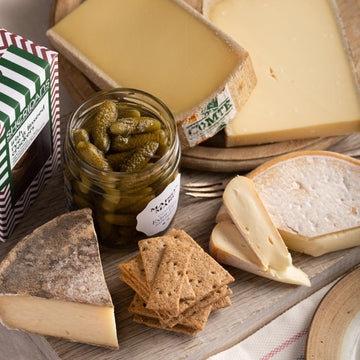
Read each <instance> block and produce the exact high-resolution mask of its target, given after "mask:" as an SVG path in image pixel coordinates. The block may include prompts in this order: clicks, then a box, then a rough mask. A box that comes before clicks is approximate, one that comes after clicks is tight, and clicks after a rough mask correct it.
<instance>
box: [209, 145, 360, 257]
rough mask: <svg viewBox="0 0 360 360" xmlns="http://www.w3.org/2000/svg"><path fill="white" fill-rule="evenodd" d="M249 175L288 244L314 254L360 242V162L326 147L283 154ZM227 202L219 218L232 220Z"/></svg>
mask: <svg viewBox="0 0 360 360" xmlns="http://www.w3.org/2000/svg"><path fill="white" fill-rule="evenodd" d="M248 177H249V178H250V179H252V180H253V182H254V185H255V188H256V190H257V192H258V194H259V196H260V198H261V200H262V202H263V203H264V205H265V208H266V210H267V212H268V214H269V216H270V217H271V220H272V221H273V223H274V224H275V226H276V227H277V229H278V230H279V232H280V234H281V236H282V238H283V239H284V241H285V243H286V245H287V246H288V247H289V248H290V249H293V250H296V251H299V252H303V253H306V254H309V255H312V256H320V255H323V254H325V253H328V252H331V251H336V250H341V249H346V248H350V247H353V246H359V245H360V161H359V160H356V159H353V158H350V157H347V156H343V155H340V154H337V153H332V152H326V151H304V152H297V153H292V154H289V155H284V156H281V157H278V158H276V159H274V160H271V161H269V162H267V163H265V164H264V165H262V166H260V167H258V168H257V169H255V170H254V171H252V172H251V173H250V174H248ZM229 219H230V217H229V215H228V214H227V211H226V208H225V206H222V207H221V209H220V210H219V212H218V214H217V217H216V221H217V222H220V221H224V220H229Z"/></svg>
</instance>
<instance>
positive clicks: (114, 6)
mask: <svg viewBox="0 0 360 360" xmlns="http://www.w3.org/2000/svg"><path fill="white" fill-rule="evenodd" d="M100 9H101V11H99V10H100ZM94 24H95V25H94ZM164 29H166V31H164ZM47 34H48V36H49V39H50V41H51V43H52V44H53V46H54V47H55V48H56V49H57V50H59V51H60V52H61V53H62V54H63V55H64V56H65V57H67V58H68V59H69V60H70V61H71V62H72V63H73V64H74V65H75V66H77V67H78V68H79V69H80V70H81V71H83V72H84V73H85V75H86V76H88V77H89V78H90V79H91V80H92V81H93V82H95V84H97V85H98V86H99V87H100V88H102V89H106V88H108V87H129V88H136V89H140V90H143V91H146V92H148V93H150V94H152V95H154V96H156V97H157V98H159V99H160V100H162V101H163V102H164V103H165V104H166V105H167V106H168V107H169V108H170V110H171V111H172V112H173V114H174V116H175V119H176V120H177V122H178V123H179V124H183V123H184V122H185V123H192V122H194V121H197V118H198V117H201V116H202V115H203V114H202V111H205V112H206V113H208V112H209V111H212V110H213V108H214V104H216V102H218V95H219V94H221V93H222V92H223V90H224V89H227V90H228V91H229V94H230V98H231V101H230V102H233V104H234V105H232V106H234V107H235V108H236V109H237V110H239V109H240V108H241V106H242V105H243V104H244V103H245V101H246V100H247V98H248V97H249V95H250V92H251V91H252V89H253V87H254V86H255V83H256V77H255V74H254V71H253V68H252V63H251V61H250V58H249V56H248V53H247V52H246V51H245V50H244V49H243V48H241V47H240V46H239V45H238V44H237V43H236V42H235V41H233V40H232V39H231V38H230V37H228V36H227V35H225V34H224V33H222V32H221V31H220V30H218V29H216V28H215V27H214V26H213V25H212V24H211V23H210V22H208V21H207V20H205V19H204V18H203V17H202V16H201V15H200V14H199V13H197V12H196V11H195V10H194V9H192V8H191V7H190V6H188V5H186V4H185V3H184V2H183V1H180V0H171V1H169V0H158V1H156V2H149V1H147V0H123V1H121V2H120V1H117V0H107V3H106V6H103V4H102V3H101V2H100V1H98V0H87V1H86V2H83V3H82V4H81V5H80V6H79V7H78V8H77V9H75V10H74V11H73V12H72V13H70V14H69V15H68V16H67V17H65V18H64V19H62V20H61V21H60V22H59V23H57V24H56V25H55V26H54V27H53V28H52V29H50V30H49V31H48V33H47ZM104 54H106V56H104ZM222 102H223V101H221V104H220V103H219V104H217V106H218V111H216V112H215V113H214V114H212V116H210V117H209V121H204V122H203V123H202V124H201V126H200V124H199V126H198V128H197V131H199V132H200V134H202V135H203V137H201V136H199V141H198V142H200V141H202V140H204V138H205V137H206V136H209V135H207V131H208V127H209V126H208V124H209V123H210V122H214V121H215V123H218V124H219V125H220V123H219V121H220V120H219V118H220V117H222V116H223V113H224V104H223V103H222ZM234 110H235V109H234ZM232 114H233V113H232ZM232 116H233V115H232ZM210 120H211V121H210ZM229 120H230V119H229V118H226V119H225V118H224V119H223V120H221V121H225V123H227V122H228V121H229ZM225 123H224V124H223V125H225ZM203 126H206V130H207V131H203V130H204V129H202V128H201V127H203ZM218 127H220V126H218ZM215 128H216V127H214V129H215ZM219 130H220V129H217V131H219ZM179 132H180V137H181V139H182V143H183V145H184V146H186V145H187V146H189V145H191V146H192V145H194V142H195V141H192V142H191V144H190V142H189V141H187V139H188V136H189V134H187V130H186V128H185V129H184V128H183V126H179ZM195 143H196V142H195Z"/></svg>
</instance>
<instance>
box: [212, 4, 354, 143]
mask: <svg viewBox="0 0 360 360" xmlns="http://www.w3.org/2000/svg"><path fill="white" fill-rule="evenodd" d="M206 4H208V6H207V8H206V9H205V11H206V14H207V17H208V18H209V19H210V20H211V21H212V22H213V23H214V24H215V25H216V26H217V27H219V28H220V29H222V30H223V31H225V32H226V33H227V34H229V35H230V36H232V37H233V38H234V39H235V40H236V41H238V42H239V43H241V44H242V45H243V46H244V47H245V48H246V49H247V50H248V51H249V53H250V54H251V58H252V61H253V63H254V68H255V73H256V76H257V78H258V83H257V85H256V88H255V90H254V92H253V93H252V95H251V97H250V99H249V101H248V102H247V103H246V104H245V106H244V107H243V109H242V110H241V112H238V114H237V115H236V117H234V119H233V120H231V121H230V122H229V124H228V125H227V126H226V129H225V132H226V143H227V146H238V145H250V144H260V143H268V142H275V141H283V140H292V139H302V138H311V137H317V136H330V135H337V134H346V133H351V132H357V131H360V98H359V89H358V84H356V81H355V77H354V71H353V70H354V69H353V64H352V63H351V61H350V55H349V54H350V52H349V51H348V46H347V44H346V42H345V38H344V37H343V34H342V26H341V24H340V22H339V21H338V18H337V15H336V14H337V9H336V1H332V0H293V1H287V0H280V1H267V0H259V1H253V0H220V1H207V2H206ZM352 11H353V13H352V17H353V19H354V29H356V27H355V26H356V25H355V24H356V23H355V22H356V19H357V21H358V22H359V19H360V8H359V7H357V6H356V4H354V7H353V9H352ZM355 33H356V31H355Z"/></svg>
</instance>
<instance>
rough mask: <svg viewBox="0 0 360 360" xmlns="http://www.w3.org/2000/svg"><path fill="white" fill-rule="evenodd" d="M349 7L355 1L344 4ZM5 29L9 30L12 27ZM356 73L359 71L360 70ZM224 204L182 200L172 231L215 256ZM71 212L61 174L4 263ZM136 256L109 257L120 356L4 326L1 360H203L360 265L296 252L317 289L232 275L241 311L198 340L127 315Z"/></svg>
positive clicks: (354, 255) (351, 257)
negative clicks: (126, 278) (123, 265)
mask: <svg viewBox="0 0 360 360" xmlns="http://www.w3.org/2000/svg"><path fill="white" fill-rule="evenodd" d="M349 1H354V0H344V1H343V2H344V3H348V2H349ZM356 1H357V2H358V1H359V0H356ZM1 2H4V0H0V4H1ZM20 2H21V0H12V1H11V2H9V1H8V3H9V4H10V3H11V4H16V6H15V5H14V6H13V8H14V9H15V8H16V11H15V10H14V12H13V15H12V16H16V15H18V14H21V13H23V16H22V18H21V19H20V20H21V24H24V26H25V25H26V24H28V26H32V28H34V29H35V25H34V24H35V23H31V22H29V23H28V22H27V17H29V15H28V13H29V10H28V9H27V8H26V7H24V9H23V8H22V7H20V6H18V4H20ZM40 2H41V3H42V5H41V6H46V4H45V3H48V2H49V1H48V0H41V1H40V0H37V5H38V6H39V4H40ZM24 3H25V1H24ZM39 9H40V8H39ZM39 11H41V10H39ZM0 19H1V14H0ZM29 19H32V17H29ZM44 21H45V22H46V24H47V18H46V19H45V18H44ZM3 25H4V26H5V25H6V22H5V23H4V24H3ZM9 30H12V31H15V32H18V33H20V34H23V35H26V32H24V31H20V30H18V31H16V28H12V27H9ZM28 37H30V38H32V39H34V40H36V41H37V42H39V43H41V42H42V41H40V40H38V39H36V37H35V36H33V35H28ZM356 69H357V70H358V69H359V67H358V64H357V67H356ZM63 98H64V97H63ZM63 109H64V107H63ZM69 110H70V109H69ZM65 124H66V117H63V119H62V129H64V126H65ZM356 144H357V145H359V134H357V135H353V136H350V137H348V138H347V139H346V140H345V141H344V142H342V143H340V144H337V145H335V146H334V147H333V148H331V149H332V150H335V151H341V152H343V151H351V152H352V151H353V150H354V148H355V147H356V146H354V145H356ZM233 175H234V174H220V173H219V174H217V173H210V172H199V171H195V170H194V171H192V170H186V169H183V170H182V183H186V182H189V181H201V180H207V181H211V180H218V179H224V178H225V177H231V176H233ZM220 203H221V199H212V200H196V199H193V198H190V197H188V196H186V195H185V194H184V193H181V194H180V202H179V209H178V212H177V214H176V216H175V219H174V221H173V224H172V226H173V227H177V228H182V229H184V230H185V231H187V232H188V233H189V234H190V235H192V236H193V237H194V238H195V240H196V241H198V242H199V243H200V244H201V245H202V246H203V247H204V248H205V249H206V250H207V246H208V240H209V235H210V233H211V230H212V228H213V226H214V219H215V215H216V212H217V210H218V208H219V206H220ZM66 211H67V209H66V205H65V198H64V192H63V179H62V168H61V167H60V168H59V169H58V170H57V172H56V174H55V175H54V177H53V178H52V179H51V181H50V182H49V184H48V185H47V186H46V188H45V190H44V191H43V193H42V194H41V195H40V196H39V197H38V199H37V200H36V201H35V203H34V204H33V205H32V206H31V208H30V210H29V212H28V214H27V215H26V216H25V217H24V219H23V220H22V222H21V223H20V224H19V226H18V227H17V228H16V229H15V232H14V233H13V235H12V236H11V237H10V239H9V240H8V241H7V242H6V243H0V261H1V260H2V259H3V257H4V256H5V255H6V253H7V252H8V251H9V250H10V249H11V248H12V247H13V246H14V245H15V244H16V243H17V242H18V241H19V240H20V239H21V238H22V237H23V236H25V235H26V234H28V233H30V232H31V231H32V230H33V229H35V228H36V227H38V226H40V225H41V224H43V223H45V222H46V221H48V220H51V219H52V218H53V217H55V216H57V215H60V214H62V213H64V212H66ZM134 253H135V252H132V253H131V252H124V251H117V250H109V249H101V257H102V261H103V266H104V272H105V276H106V280H107V283H108V286H109V289H110V292H111V294H112V297H113V300H114V304H115V307H116V322H117V330H118V336H119V344H120V349H119V350H118V351H111V350H105V349H102V348H98V347H95V346H89V345H83V344H78V343H71V342H68V341H63V340H57V339H50V338H44V337H40V336H36V335H30V334H26V333H23V332H19V331H15V330H8V329H5V328H4V327H2V326H1V325H0V360H23V359H24V360H25V359H26V360H33V359H34V360H44V359H46V360H55V359H58V360H59V359H62V360H66V359H69V360H70V359H71V360H77V359H79V360H85V359H86V360H88V359H91V360H92V359H94V360H104V359H106V360H112V359H139V360H142V359H147V360H148V359H155V358H158V359H159V360H162V359H184V358H188V359H196V360H198V359H203V358H206V357H207V356H209V355H210V354H213V353H216V352H218V351H220V350H222V349H225V348H228V347H230V346H232V345H234V344H236V343H237V342H239V341H241V340H242V339H244V338H246V337H247V336H248V335H250V334H251V333H253V332H254V331H256V330H257V329H259V328H260V327H261V326H263V325H264V324H266V323H267V322H269V321H271V320H272V319H274V318H275V317H276V316H277V315H279V314H281V313H282V312H284V311H285V310H286V309H288V308H289V307H291V306H292V305H294V304H296V303H297V302H299V301H301V300H302V299H304V298H306V297H307V296H309V295H310V294H312V293H313V292H315V291H316V290H318V289H319V288H321V287H323V286H324V285H326V284H328V283H330V282H331V281H333V280H334V279H336V278H337V277H338V276H340V275H341V274H344V273H345V272H347V271H348V270H350V269H351V268H353V267H354V266H356V265H358V264H359V263H360V248H353V249H349V250H344V251H338V252H335V253H332V254H327V255H324V256H321V257H319V258H312V257H311V256H307V255H303V254H299V253H295V252H293V253H292V255H293V260H294V264H295V265H296V266H299V267H300V268H302V269H303V270H304V271H305V272H306V273H308V275H309V277H310V279H311V281H312V286H311V287H310V288H304V287H296V286H292V285H287V284H281V283H276V282H274V281H271V280H268V279H264V278H260V277H257V276H255V275H252V274H249V273H246V272H243V271H241V270H239V269H235V268H232V267H227V269H228V270H229V271H230V272H231V274H232V275H233V276H234V277H235V279H236V281H235V283H233V284H232V285H231V288H232V290H233V292H234V294H233V295H232V296H231V300H232V302H233V305H232V306H231V307H230V308H226V309H223V310H220V311H218V312H217V313H215V314H212V315H211V317H210V319H209V322H208V324H207V325H206V327H205V330H204V331H202V332H201V333H199V334H198V335H197V336H196V337H194V338H190V337H187V336H183V335H178V334H172V333H168V332H165V331H162V330H156V329H151V328H147V327H145V326H143V325H141V324H135V323H132V321H131V316H130V314H129V313H128V312H127V310H126V309H127V306H128V304H129V303H130V300H131V297H132V295H133V292H132V291H131V290H130V289H129V288H128V287H127V286H126V285H125V284H123V283H122V282H121V281H120V280H119V279H118V276H119V270H118V267H117V265H118V263H120V262H122V261H124V260H125V259H127V258H129V257H130V256H132V255H133V254H134Z"/></svg>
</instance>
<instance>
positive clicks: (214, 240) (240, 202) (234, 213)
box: [210, 176, 310, 286]
mask: <svg viewBox="0 0 360 360" xmlns="http://www.w3.org/2000/svg"><path fill="white" fill-rule="evenodd" d="M223 201H224V205H225V207H226V209H227V212H228V214H229V215H230V217H231V219H232V221H233V223H234V225H232V224H231V223H230V222H224V223H221V225H217V226H216V227H215V229H214V231H213V233H212V235H211V241H210V249H212V250H211V252H212V254H213V256H215V257H216V258H217V259H218V260H219V261H225V263H227V264H229V265H234V264H236V265H234V266H237V267H240V268H243V269H244V270H248V271H251V272H254V273H259V274H266V277H271V278H273V279H274V280H277V281H283V282H289V283H294V284H301V285H307V286H309V285H310V281H309V279H308V278H307V276H306V274H305V273H303V272H302V271H301V270H299V269H297V268H295V267H294V266H293V264H292V259H291V255H290V253H289V252H288V250H287V248H286V245H285V243H284V241H283V240H282V238H281V236H280V234H279V232H278V231H277V229H276V228H275V226H274V225H273V223H272V221H271V219H270V217H269V215H268V213H267V211H266V209H265V207H264V205H263V203H262V202H261V200H260V198H259V196H258V194H257V192H256V189H255V186H254V184H253V182H252V180H250V179H248V178H246V177H244V176H237V177H235V178H234V179H232V180H231V181H230V182H229V184H228V185H227V186H226V188H225V191H224V195H223ZM231 249H233V250H234V249H235V250H234V251H232V250H231ZM218 256H219V257H220V258H221V259H220V258H219V257H218ZM250 269H251V270H250ZM264 276H265V275H264Z"/></svg>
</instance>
